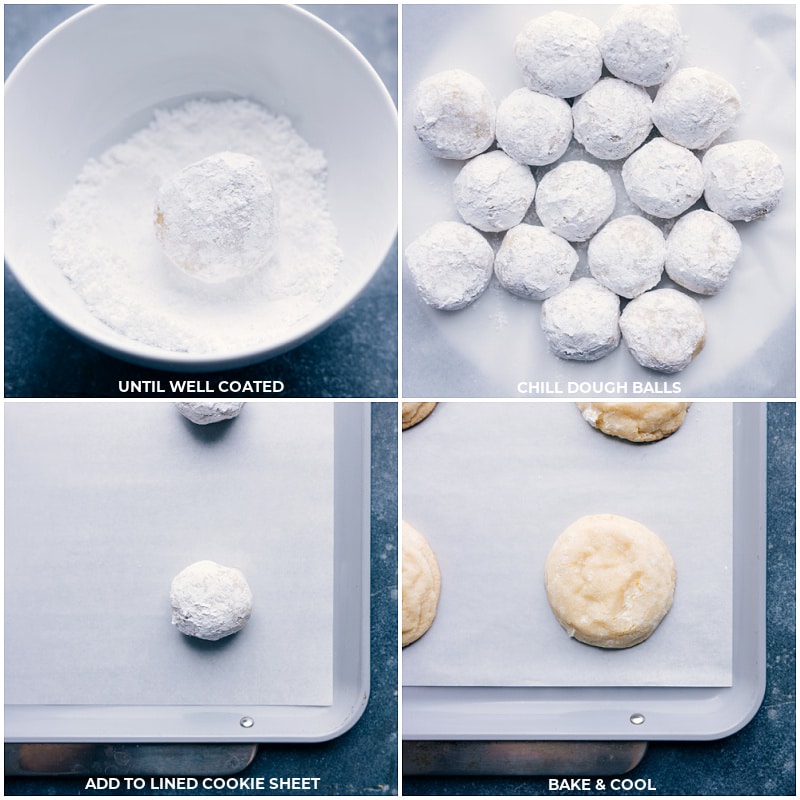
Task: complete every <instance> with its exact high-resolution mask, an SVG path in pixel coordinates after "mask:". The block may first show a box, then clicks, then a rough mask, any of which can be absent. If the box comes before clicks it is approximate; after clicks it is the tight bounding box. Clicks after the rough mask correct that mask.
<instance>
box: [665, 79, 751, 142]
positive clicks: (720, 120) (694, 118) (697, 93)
mask: <svg viewBox="0 0 800 800" xmlns="http://www.w3.org/2000/svg"><path fill="white" fill-rule="evenodd" d="M741 105H742V101H741V99H740V98H739V92H737V91H736V88H735V87H734V86H733V85H732V84H730V83H728V81H726V80H725V79H724V78H721V77H720V76H719V75H715V74H714V73H713V72H709V71H708V70H707V69H700V68H698V67H686V68H685V69H679V70H678V71H677V72H676V73H675V74H674V75H672V77H670V78H668V79H667V81H666V82H665V83H663V84H662V85H661V88H660V89H659V90H658V93H657V94H656V97H655V100H653V122H654V123H655V126H656V128H658V130H659V132H660V133H661V135H662V136H664V137H666V138H667V139H669V140H670V141H671V142H675V144H680V145H683V147H688V148H690V149H691V150H705V149H706V148H707V147H708V146H709V145H710V144H711V143H712V142H713V141H714V139H716V138H717V137H718V136H720V135H721V134H723V133H724V132H725V131H726V130H728V128H730V127H731V126H732V125H733V123H734V121H735V120H736V117H737V115H738V113H739V109H740V108H741Z"/></svg>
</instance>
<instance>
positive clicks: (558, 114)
mask: <svg viewBox="0 0 800 800" xmlns="http://www.w3.org/2000/svg"><path fill="white" fill-rule="evenodd" d="M571 139H572V109H571V108H570V106H569V103H567V101H566V100H563V99H561V98H560V97H551V96H550V95H546V94H542V93H541V92H532V91H531V90H530V89H517V90H516V91H513V92H512V93H511V94H510V95H508V97H506V98H505V100H503V101H502V102H501V103H500V105H499V106H498V107H497V144H498V146H499V147H501V148H502V149H503V150H505V152H506V153H508V155H510V156H511V158H513V159H514V160H515V161H519V162H520V163H522V164H529V165H531V166H542V165H544V164H552V163H553V162H554V161H557V160H558V159H559V158H561V156H563V155H564V153H565V152H566V149H567V147H568V146H569V143H570V140H571Z"/></svg>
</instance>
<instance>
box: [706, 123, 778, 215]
mask: <svg viewBox="0 0 800 800" xmlns="http://www.w3.org/2000/svg"><path fill="white" fill-rule="evenodd" d="M703 174H704V175H705V200H706V203H707V204H708V207H709V208H710V209H711V210H712V211H716V213H717V214H719V215H720V216H721V217H725V219H729V220H743V221H745V222H750V221H752V220H754V219H758V218H759V217H763V216H764V215H765V214H769V212H770V211H772V210H773V209H774V208H775V206H777V205H778V203H779V202H780V199H781V195H782V194H783V167H782V166H781V162H780V160H779V159H778V156H777V155H776V154H775V153H774V152H773V151H772V150H771V149H770V148H769V147H767V145H765V144H764V143H763V142H759V141H756V140H754V139H744V140H742V141H739V142H730V143H728V144H719V145H716V146H715V147H712V148H711V149H710V150H709V151H708V152H707V153H706V154H705V156H704V157H703Z"/></svg>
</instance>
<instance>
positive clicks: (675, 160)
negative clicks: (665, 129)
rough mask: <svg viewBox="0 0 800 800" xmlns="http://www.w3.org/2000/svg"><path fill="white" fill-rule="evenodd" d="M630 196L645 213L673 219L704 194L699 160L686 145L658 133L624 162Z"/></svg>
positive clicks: (625, 180)
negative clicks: (682, 145) (683, 145)
mask: <svg viewBox="0 0 800 800" xmlns="http://www.w3.org/2000/svg"><path fill="white" fill-rule="evenodd" d="M622 182H623V184H624V185H625V191H626V192H627V193H628V197H630V199H631V200H632V201H633V202H634V203H635V204H636V205H637V206H638V207H639V208H641V209H642V211H644V212H645V214H652V216H654V217H658V218H659V219H672V218H673V217H677V216H678V215H680V214H682V213H683V212H684V211H686V209H687V208H689V207H690V206H692V205H694V203H695V202H697V201H698V200H699V199H700V197H701V196H702V194H703V188H704V186H705V177H704V175H703V165H702V164H701V163H700V159H699V158H697V156H696V155H695V154H694V153H693V152H692V151H691V150H689V149H687V148H686V147H681V146H680V145H679V144H675V143H674V142H670V141H669V140H668V139H664V138H663V137H661V136H659V137H658V138H656V139H652V140H651V141H649V142H648V143H647V144H645V145H643V146H642V147H640V148H639V149H638V150H637V151H636V152H635V153H633V155H631V156H630V157H629V158H628V160H627V161H626V162H625V163H624V164H623V165H622Z"/></svg>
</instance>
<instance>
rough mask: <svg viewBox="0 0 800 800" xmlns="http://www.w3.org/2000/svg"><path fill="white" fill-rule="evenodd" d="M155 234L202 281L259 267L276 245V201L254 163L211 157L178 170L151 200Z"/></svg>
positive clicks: (215, 280) (225, 156) (239, 274)
mask: <svg viewBox="0 0 800 800" xmlns="http://www.w3.org/2000/svg"><path fill="white" fill-rule="evenodd" d="M155 231H156V237H157V238H158V241H159V242H160V243H161V247H162V248H163V250H164V252H165V253H166V255H167V257H168V258H169V259H170V261H172V263H173V264H175V266H177V267H178V268H180V269H181V270H183V271H184V272H186V273H187V274H188V275H191V276H192V277H193V278H197V279H198V280H201V281H205V282H206V283H221V282H223V281H227V280H231V279H232V278H239V277H242V276H244V275H248V274H250V273H251V272H254V271H255V270H256V269H258V268H259V267H262V266H264V265H265V264H266V263H267V262H269V260H270V259H271V258H272V256H273V255H274V254H275V251H276V250H277V247H278V233H279V220H278V202H277V198H276V195H275V190H274V188H273V186H272V181H271V180H270V178H269V175H268V174H267V173H266V171H265V170H264V168H263V166H262V165H261V163H260V162H259V161H257V160H256V159H254V158H251V157H250V156H247V155H243V154H242V153H230V152H224V153H217V154H216V155H213V156H209V157H208V158H204V159H203V160H202V161H198V162H196V163H195V164H191V165H189V166H188V167H186V168H185V169H182V170H181V171H180V172H178V173H177V174H175V175H173V176H172V177H171V178H168V179H167V180H166V181H164V183H163V184H162V185H161V188H160V189H159V190H158V194H157V196H156V204H155Z"/></svg>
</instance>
